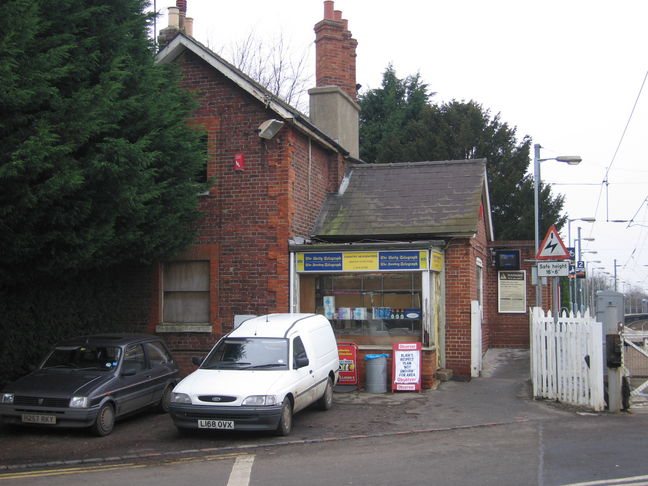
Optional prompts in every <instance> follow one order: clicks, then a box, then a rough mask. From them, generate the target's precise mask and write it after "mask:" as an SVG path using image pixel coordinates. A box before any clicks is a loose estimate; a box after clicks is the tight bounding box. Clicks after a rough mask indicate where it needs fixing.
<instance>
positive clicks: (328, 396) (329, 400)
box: [317, 376, 333, 410]
mask: <svg viewBox="0 0 648 486" xmlns="http://www.w3.org/2000/svg"><path fill="white" fill-rule="evenodd" d="M332 406H333V381H332V380H331V377H330V376H329V377H328V379H327V380H326V389H325V390H324V395H322V396H321V397H320V399H319V400H317V408H319V409H320V410H329V409H330V408H331V407H332Z"/></svg>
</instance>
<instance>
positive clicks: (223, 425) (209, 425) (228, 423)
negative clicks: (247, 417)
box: [198, 420, 234, 429]
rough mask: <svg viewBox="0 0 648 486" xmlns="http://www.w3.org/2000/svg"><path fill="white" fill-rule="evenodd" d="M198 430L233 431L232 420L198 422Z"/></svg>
mask: <svg viewBox="0 0 648 486" xmlns="http://www.w3.org/2000/svg"><path fill="white" fill-rule="evenodd" d="M198 428H199V429H233V428H234V421H233V420H199V421H198Z"/></svg>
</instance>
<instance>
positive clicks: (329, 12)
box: [324, 0, 334, 20]
mask: <svg viewBox="0 0 648 486" xmlns="http://www.w3.org/2000/svg"><path fill="white" fill-rule="evenodd" d="M333 9H334V7H333V0H326V1H325V2H324V19H325V20H333Z"/></svg>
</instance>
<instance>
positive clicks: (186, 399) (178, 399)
mask: <svg viewBox="0 0 648 486" xmlns="http://www.w3.org/2000/svg"><path fill="white" fill-rule="evenodd" d="M171 403H191V397H190V396H189V395H187V394H186V393H175V392H173V393H171Z"/></svg>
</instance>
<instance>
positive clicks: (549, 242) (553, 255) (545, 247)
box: [536, 225, 569, 260]
mask: <svg viewBox="0 0 648 486" xmlns="http://www.w3.org/2000/svg"><path fill="white" fill-rule="evenodd" d="M568 258H569V250H567V248H566V247H565V244H564V243H563V242H562V240H561V239H560V235H559V234H558V230H556V227H555V226H554V225H551V228H549V231H547V234H546V235H545V237H544V240H542V244H541V245H540V247H539V248H538V254H537V255H536V260H567V259H568Z"/></svg>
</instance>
